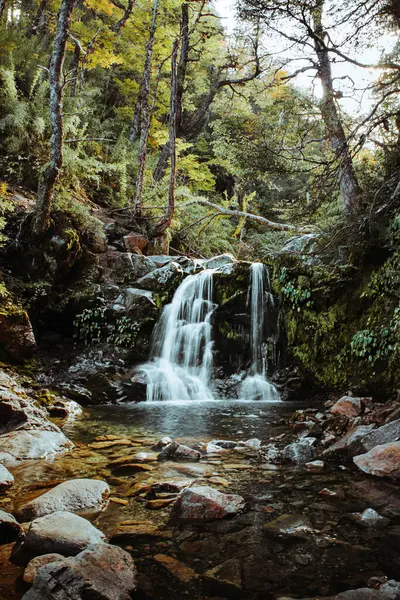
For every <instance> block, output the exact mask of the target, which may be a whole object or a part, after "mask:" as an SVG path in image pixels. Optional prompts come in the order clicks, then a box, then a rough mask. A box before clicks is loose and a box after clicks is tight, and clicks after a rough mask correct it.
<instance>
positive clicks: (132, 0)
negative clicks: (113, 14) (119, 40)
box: [112, 0, 136, 34]
mask: <svg viewBox="0 0 400 600" xmlns="http://www.w3.org/2000/svg"><path fill="white" fill-rule="evenodd" d="M135 4H136V0H128V6H127V7H126V8H123V10H124V14H123V15H122V17H121V18H120V20H119V21H117V22H116V23H115V24H114V26H113V28H112V29H113V31H114V33H117V34H118V33H119V32H120V31H121V29H122V28H123V26H124V25H125V23H126V22H127V20H128V19H129V17H130V16H131V14H132V11H133V9H134V6H135Z"/></svg>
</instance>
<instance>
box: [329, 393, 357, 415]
mask: <svg viewBox="0 0 400 600" xmlns="http://www.w3.org/2000/svg"><path fill="white" fill-rule="evenodd" d="M361 409H362V405H361V398H353V397H352V396H343V398H340V400H338V401H337V402H336V404H334V405H333V406H332V408H331V413H332V414H333V415H345V416H346V417H358V415H359V414H360V413H361Z"/></svg>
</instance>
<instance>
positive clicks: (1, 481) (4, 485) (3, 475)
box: [0, 464, 14, 493]
mask: <svg viewBox="0 0 400 600" xmlns="http://www.w3.org/2000/svg"><path fill="white" fill-rule="evenodd" d="M13 483H14V477H13V475H12V474H11V473H10V471H9V470H8V469H6V467H4V466H3V465H1V464H0V493H1V492H4V491H5V490H7V489H8V488H10V487H11V486H12V484H13Z"/></svg>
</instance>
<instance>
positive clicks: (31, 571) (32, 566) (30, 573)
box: [23, 553, 64, 584]
mask: <svg viewBox="0 0 400 600" xmlns="http://www.w3.org/2000/svg"><path fill="white" fill-rule="evenodd" d="M63 559H64V557H63V556H62V554H54V553H53V554H43V555H42V556H36V557H35V558H32V560H31V561H30V562H29V564H28V566H27V567H26V569H25V571H24V577H23V579H24V581H25V583H31V584H32V583H33V581H34V579H35V577H36V573H37V571H38V569H40V567H43V566H44V565H48V564H49V563H52V562H57V561H58V560H63Z"/></svg>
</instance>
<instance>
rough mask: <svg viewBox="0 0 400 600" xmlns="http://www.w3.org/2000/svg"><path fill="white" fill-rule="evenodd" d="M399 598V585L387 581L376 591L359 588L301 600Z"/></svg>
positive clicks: (380, 599) (280, 599)
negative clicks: (333, 594)
mask: <svg viewBox="0 0 400 600" xmlns="http://www.w3.org/2000/svg"><path fill="white" fill-rule="evenodd" d="M399 598H400V583H397V581H393V580H391V581H388V582H387V583H384V584H383V585H382V586H381V587H380V588H379V589H378V590H372V589H370V588H360V589H357V590H348V591H347V592H341V593H340V594H336V595H335V596H321V595H318V596H312V597H311V598H310V597H309V598H303V600H399ZM278 600H291V599H290V598H287V597H280V598H278Z"/></svg>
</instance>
